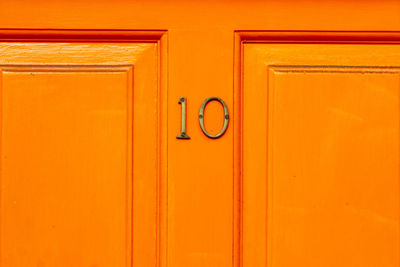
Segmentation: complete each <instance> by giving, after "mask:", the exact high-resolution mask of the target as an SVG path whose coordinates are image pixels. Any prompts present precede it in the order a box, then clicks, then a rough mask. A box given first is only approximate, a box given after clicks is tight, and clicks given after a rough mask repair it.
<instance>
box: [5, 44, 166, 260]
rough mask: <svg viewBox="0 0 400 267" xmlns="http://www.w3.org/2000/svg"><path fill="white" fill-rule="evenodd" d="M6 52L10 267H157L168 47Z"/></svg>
mask: <svg viewBox="0 0 400 267" xmlns="http://www.w3.org/2000/svg"><path fill="white" fill-rule="evenodd" d="M21 51H24V53H22V52H21ZM0 54H1V61H2V62H1V64H2V65H1V66H0V71H1V182H0V185H1V193H0V196H1V199H0V205H1V206H0V207H1V208H0V235H1V243H0V248H1V250H0V257H1V259H0V260H1V265H2V266H3V265H4V266H13V267H14V266H131V264H132V263H133V264H135V266H154V265H155V262H156V240H157V227H158V225H157V209H158V207H157V205H158V204H157V203H158V202H157V166H158V163H157V162H158V161H157V158H158V155H157V150H158V147H157V145H158V141H157V135H158V127H157V120H158V118H157V109H158V108H157V102H156V101H154V100H157V95H158V83H157V80H158V71H157V67H158V64H159V63H158V57H157V44H156V43H148V44H145V43H143V44H140V43H138V44H101V43H98V44H96V43H87V44H76V43H69V44H68V43H62V44H59V43H31V44H28V43H3V44H2V45H1V46H0Z"/></svg>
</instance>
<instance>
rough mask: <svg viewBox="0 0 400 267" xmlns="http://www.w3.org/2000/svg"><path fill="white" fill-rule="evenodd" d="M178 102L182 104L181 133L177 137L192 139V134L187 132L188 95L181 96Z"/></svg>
mask: <svg viewBox="0 0 400 267" xmlns="http://www.w3.org/2000/svg"><path fill="white" fill-rule="evenodd" d="M178 104H180V105H181V133H180V134H179V135H178V136H177V137H176V138H177V139H190V136H189V135H187V133H186V97H181V99H179V102H178Z"/></svg>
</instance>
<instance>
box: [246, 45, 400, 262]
mask: <svg viewBox="0 0 400 267" xmlns="http://www.w3.org/2000/svg"><path fill="white" fill-rule="evenodd" d="M244 46H245V50H244V55H245V59H244V87H243V92H244V107H243V110H244V113H243V114H244V117H243V118H244V119H243V137H244V140H243V164H244V165H243V203H244V204H243V210H242V216H243V217H242V220H243V233H242V236H243V260H244V266H271V267H283V266H307V267H311V266H371V267H372V266H388V267H389V266H393V267H394V266H398V265H399V263H400V258H399V253H398V252H399V249H400V231H399V229H400V228H399V216H400V201H399V199H400V183H399V178H400V177H399V159H400V158H399V145H400V143H399V121H400V117H399V110H400V105H399V104H400V103H399V99H400V91H399V85H400V84H399V82H400V79H399V78H400V75H399V70H400V69H399V68H398V67H393V66H394V65H395V63H396V60H398V58H397V53H393V52H396V51H400V50H399V49H398V48H397V47H396V46H387V47H386V51H384V50H383V49H384V48H382V47H379V46H373V45H371V46H367V47H365V46H362V45H347V46H346V45H336V46H335V45H289V44H288V45H274V44H258V45H257V44H245V45H244ZM381 49H382V50H381ZM351 51H354V52H355V53H353V54H352V53H350V52H351ZM367 51H370V52H369V53H367ZM377 55H378V56H377ZM397 62H398V61H397ZM371 63H375V64H374V65H372V64H371Z"/></svg>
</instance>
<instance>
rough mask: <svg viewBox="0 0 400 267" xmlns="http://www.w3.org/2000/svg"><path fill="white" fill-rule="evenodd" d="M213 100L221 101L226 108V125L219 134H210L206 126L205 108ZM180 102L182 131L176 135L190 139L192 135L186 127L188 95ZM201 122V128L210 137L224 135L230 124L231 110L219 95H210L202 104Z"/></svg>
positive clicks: (215, 137)
mask: <svg viewBox="0 0 400 267" xmlns="http://www.w3.org/2000/svg"><path fill="white" fill-rule="evenodd" d="M211 101H218V102H219V103H221V105H222V107H223V108H224V125H223V126H222V129H221V131H220V132H219V133H217V134H210V133H209V132H207V130H206V128H205V126H204V110H205V109H206V106H207V104H208V103H209V102H211ZM178 104H180V105H181V132H180V134H178V136H177V137H176V138H177V139H190V136H189V135H188V134H187V129H186V111H187V100H186V97H181V98H180V100H179V102H178ZM199 123H200V128H201V130H202V131H203V133H204V134H205V135H206V136H207V137H208V138H212V139H217V138H220V137H221V136H223V135H224V134H225V132H226V130H227V129H228V125H229V110H228V106H227V105H226V103H225V102H224V100H222V99H221V98H219V97H215V96H212V97H209V98H207V99H206V100H204V102H203V103H202V104H201V107H200V111H199Z"/></svg>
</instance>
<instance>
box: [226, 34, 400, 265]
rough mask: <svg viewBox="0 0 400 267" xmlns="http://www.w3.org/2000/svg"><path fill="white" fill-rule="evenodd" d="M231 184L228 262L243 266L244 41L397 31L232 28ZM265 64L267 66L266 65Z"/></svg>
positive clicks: (390, 39)
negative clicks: (230, 254)
mask: <svg viewBox="0 0 400 267" xmlns="http://www.w3.org/2000/svg"><path fill="white" fill-rule="evenodd" d="M233 41H234V77H233V81H234V88H233V95H234V120H233V121H234V122H236V123H234V133H233V134H234V146H233V148H234V153H233V154H234V155H233V158H234V166H233V168H234V177H233V179H234V188H233V199H234V203H233V210H234V212H233V214H234V221H233V226H234V227H233V231H235V233H233V236H234V240H233V245H232V250H233V256H232V264H233V266H234V267H250V266H243V223H242V222H243V216H242V214H243V176H242V173H243V154H242V151H243V135H242V133H243V128H242V126H243V75H244V73H243V57H244V44H248V43H265V44H268V43H283V44H296V43H307V44H400V31H259V30H253V31H252V30H235V31H234V38H233ZM268 67H269V66H267V68H268Z"/></svg>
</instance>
